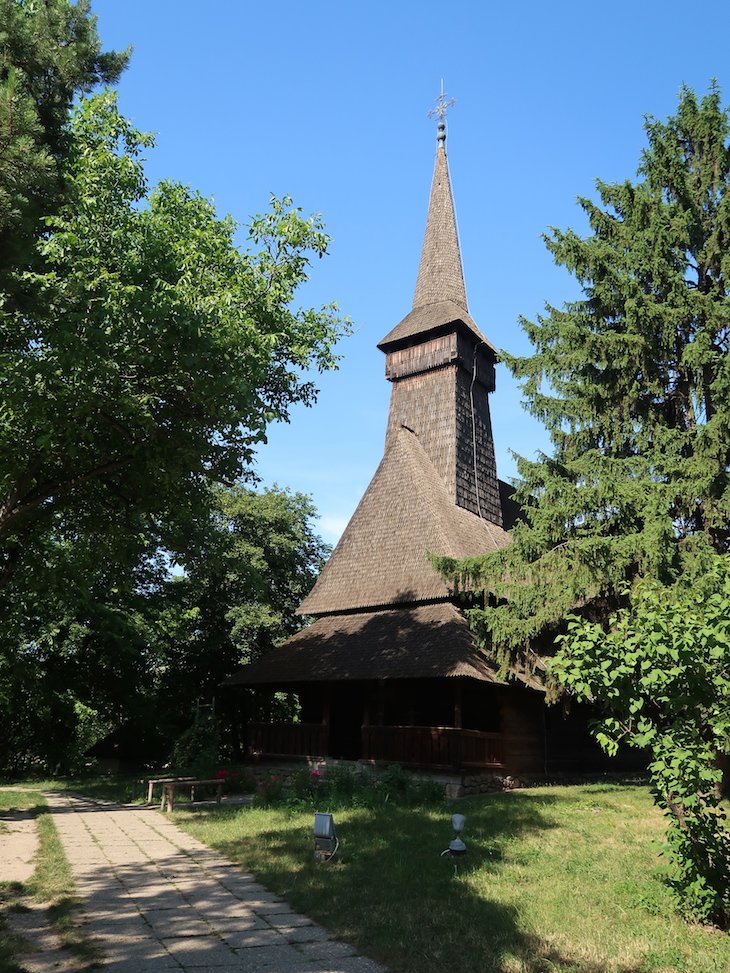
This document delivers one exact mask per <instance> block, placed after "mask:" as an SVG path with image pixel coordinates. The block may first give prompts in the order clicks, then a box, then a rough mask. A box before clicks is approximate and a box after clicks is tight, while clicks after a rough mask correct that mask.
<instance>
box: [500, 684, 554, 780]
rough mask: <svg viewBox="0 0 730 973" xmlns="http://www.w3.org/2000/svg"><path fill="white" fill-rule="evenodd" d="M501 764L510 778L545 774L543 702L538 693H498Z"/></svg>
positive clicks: (516, 688) (519, 689)
mask: <svg viewBox="0 0 730 973" xmlns="http://www.w3.org/2000/svg"><path fill="white" fill-rule="evenodd" d="M500 708H501V711H502V732H503V733H504V736H505V763H506V766H507V770H508V771H509V773H510V774H513V775H515V776H518V777H519V775H520V774H542V773H544V772H545V731H544V712H545V701H544V697H543V696H542V694H541V693H538V692H536V691H534V690H530V689H523V688H522V687H520V686H505V687H502V689H501V691H500Z"/></svg>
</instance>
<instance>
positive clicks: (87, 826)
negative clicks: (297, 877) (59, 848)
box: [46, 794, 384, 973]
mask: <svg viewBox="0 0 730 973" xmlns="http://www.w3.org/2000/svg"><path fill="white" fill-rule="evenodd" d="M46 798H47V800H48V804H49V808H50V809H51V810H52V811H53V820H54V822H55V825H56V828H57V829H58V833H59V835H60V837H61V841H62V842H63V847H64V849H65V852H66V856H67V857H68V860H69V862H70V863H71V868H72V870H73V874H74V878H75V880H76V885H77V888H78V892H79V895H80V897H81V898H82V900H83V902H84V908H85V911H86V914H87V917H88V928H89V931H90V933H91V934H92V935H93V936H94V938H95V939H97V940H98V942H99V944H100V946H101V947H102V949H103V950H104V952H105V954H106V957H107V959H106V962H105V964H104V969H105V970H109V971H113V973H153V971H155V973H156V971H160V970H185V971H189V973H203V971H207V970H210V971H211V973H233V971H235V973H259V971H260V973H384V970H383V967H382V966H380V965H378V964H377V963H374V962H373V961H372V960H369V959H366V958H365V957H362V956H357V955H355V952H354V950H353V949H352V948H351V947H349V946H347V945H346V944H344V943H340V942H337V941H336V940H333V939H330V938H329V936H328V934H327V932H326V931H325V930H324V929H322V928H321V927H320V926H317V925H315V924H314V923H313V922H312V921H311V920H309V919H307V918H306V917H305V916H301V915H298V914H297V913H295V912H294V911H293V910H292V909H291V908H290V907H289V906H288V905H287V904H286V903H285V902H282V901H281V900H280V899H278V898H277V896H275V895H273V894H272V893H271V892H268V891H267V890H266V889H265V888H264V887H263V886H261V885H259V884H258V883H257V882H255V881H254V879H253V878H252V876H250V875H246V874H244V873H242V872H241V871H240V870H239V868H238V866H236V865H233V864H232V863H231V862H229V861H228V860H227V859H226V858H224V857H223V856H222V855H220V854H219V853H218V852H216V851H213V850H212V849H210V848H208V847H207V846H205V845H203V844H201V843H200V842H199V841H197V840H196V839H195V838H192V837H191V836H190V835H188V834H186V833H185V832H184V831H181V830H180V829H179V828H178V827H176V826H175V825H174V824H172V823H171V822H170V821H169V820H168V819H166V818H165V817H164V816H163V815H161V814H159V813H157V812H156V811H152V810H148V809H138V808H133V807H123V806H120V805H117V804H100V803H97V802H92V801H86V800H83V799H80V798H74V797H70V796H68V795H65V794H47V795H46Z"/></svg>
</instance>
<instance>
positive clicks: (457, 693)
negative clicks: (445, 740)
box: [454, 679, 462, 730]
mask: <svg viewBox="0 0 730 973" xmlns="http://www.w3.org/2000/svg"><path fill="white" fill-rule="evenodd" d="M461 689H462V686H461V680H460V679H455V680H454V726H455V727H456V729H457V730H460V729H461V728H462V727H461Z"/></svg>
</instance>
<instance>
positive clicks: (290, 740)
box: [240, 678, 544, 774]
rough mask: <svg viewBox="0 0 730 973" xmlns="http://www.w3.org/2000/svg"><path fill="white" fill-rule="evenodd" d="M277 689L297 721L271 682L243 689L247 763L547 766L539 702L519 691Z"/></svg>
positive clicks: (335, 685) (368, 684)
mask: <svg viewBox="0 0 730 973" xmlns="http://www.w3.org/2000/svg"><path fill="white" fill-rule="evenodd" d="M276 688H277V689H278V690H279V691H281V690H282V688H285V689H286V690H287V691H288V692H289V693H292V694H294V695H295V696H296V698H297V700H298V702H299V706H300V712H299V719H298V720H297V721H292V720H283V719H277V718H276V717H275V713H274V710H273V708H272V704H273V702H274V699H275V693H274V687H263V686H258V687H256V689H255V690H249V691H247V692H246V694H245V697H244V698H246V699H247V706H246V709H247V712H246V713H245V714H241V716H242V723H241V732H240V737H241V743H242V755H245V757H246V758H247V759H249V760H268V759H288V760H291V759H296V758H299V759H309V760H312V761H316V760H320V759H325V758H328V757H330V758H336V759H344V760H359V761H363V762H366V763H376V762H387V763H398V764H400V765H402V766H404V767H409V768H414V769H415V768H419V769H428V770H432V771H445V772H463V771H494V772H500V773H511V774H519V773H540V772H542V770H543V749H544V747H543V740H542V732H541V726H542V722H541V721H542V698H541V697H540V695H539V694H537V693H535V692H533V691H530V690H523V689H522V688H521V687H512V686H498V685H491V684H486V683H483V682H479V681H477V680H473V679H468V678H450V679H397V680H396V679H391V680H385V679H381V680H371V681H352V682H326V683H315V684H300V685H290V686H287V687H281V686H279V687H276ZM517 697H519V699H518V698H517ZM528 697H530V698H528Z"/></svg>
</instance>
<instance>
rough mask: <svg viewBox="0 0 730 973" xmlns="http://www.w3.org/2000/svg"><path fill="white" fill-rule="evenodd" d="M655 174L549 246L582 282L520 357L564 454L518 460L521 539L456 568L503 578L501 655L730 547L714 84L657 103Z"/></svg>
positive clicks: (726, 314) (494, 629) (722, 223)
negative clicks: (573, 615)
mask: <svg viewBox="0 0 730 973" xmlns="http://www.w3.org/2000/svg"><path fill="white" fill-rule="evenodd" d="M645 129H646V135H647V140H648V144H647V147H646V148H645V150H644V152H643V155H642V160H641V164H640V167H639V176H640V178H639V180H638V181H636V182H632V181H628V180H627V181H625V182H622V183H615V184H607V183H604V182H601V181H599V182H598V183H597V189H598V195H599V197H600V202H598V203H596V202H593V201H591V200H589V199H580V200H579V202H580V205H581V207H582V209H583V211H584V213H585V215H586V217H587V220H588V224H589V227H590V233H589V234H588V235H587V236H581V235H580V234H579V233H577V232H575V231H573V230H566V231H563V230H553V231H552V233H551V234H550V235H549V236H547V237H546V243H547V246H548V248H549V250H550V251H551V253H552V254H553V256H554V258H555V261H556V262H557V263H558V264H559V265H562V266H564V267H566V268H567V270H568V271H569V272H570V273H571V274H572V275H574V276H575V277H576V279H577V280H578V282H579V283H580V285H581V288H582V290H583V297H582V298H581V299H580V300H576V301H574V302H572V303H569V304H566V305H565V306H564V307H562V308H555V307H548V308H547V313H546V314H545V315H544V316H541V317H539V318H538V319H537V321H535V322H531V321H527V320H523V322H522V325H523V328H524V329H525V331H526V333H527V335H528V337H529V338H530V341H531V343H532V345H533V349H534V350H533V352H532V354H530V355H527V356H525V357H516V356H512V355H509V354H508V353H505V354H504V359H505V360H506V361H507V364H508V365H509V366H510V368H511V370H512V371H513V373H514V374H515V375H516V376H517V377H518V378H519V379H522V380H523V390H524V397H525V401H526V407H527V409H528V410H529V411H530V412H531V413H532V414H533V415H534V416H536V417H537V418H538V419H540V420H541V421H542V422H543V423H544V424H545V425H546V427H547V429H548V430H549V433H550V437H551V441H552V445H553V453H552V455H550V456H548V455H542V456H539V457H538V458H537V459H534V460H531V459H527V458H524V457H522V458H519V459H518V467H519V474H520V479H519V481H518V483H517V497H516V498H517V499H518V500H519V501H520V502H521V504H522V505H523V513H524V520H523V521H522V522H521V523H519V524H518V525H517V526H516V527H515V529H514V531H513V544H512V545H511V546H510V547H508V548H506V549H504V550H503V551H501V552H498V553H496V554H493V555H488V556H486V557H484V558H480V559H476V560H472V561H469V562H465V563H462V564H459V565H457V564H456V563H454V562H452V561H448V560H447V561H443V560H442V561H441V562H440V563H441V566H442V568H443V569H444V570H445V571H446V572H447V573H451V574H456V575H458V577H459V579H460V583H461V584H462V586H464V587H467V588H473V587H476V588H481V589H483V590H486V591H488V592H490V593H491V596H492V601H491V603H490V605H489V607H488V609H487V610H485V611H483V612H482V611H475V612H474V615H473V619H474V623H475V625H476V626H477V627H478V629H479V630H480V631H481V633H482V635H483V636H484V637H485V638H486V639H490V640H491V641H492V643H493V644H494V645H495V646H496V647H504V648H506V649H507V651H506V653H505V654H504V655H503V660H504V659H506V658H508V657H509V655H510V653H511V652H513V651H516V650H518V649H519V647H520V646H523V647H524V646H526V645H528V644H530V643H531V642H532V641H533V640H534V639H535V638H536V637H538V636H539V635H540V634H541V633H543V632H545V631H550V630H551V628H553V629H554V628H555V627H556V626H559V625H560V624H561V622H562V620H563V619H564V617H565V615H566V613H567V612H569V611H572V610H573V609H575V608H576V607H578V606H580V605H585V604H586V603H589V602H593V603H596V602H597V601H598V602H600V600H601V599H606V598H608V599H611V598H613V597H614V596H615V595H616V593H617V592H618V590H619V589H620V588H621V586H622V585H623V584H624V583H625V582H626V581H627V580H630V579H632V578H634V577H637V576H647V577H653V578H656V579H658V580H660V581H665V582H670V581H672V580H673V579H675V578H677V577H678V576H680V575H682V574H683V573H684V572H685V571H687V570H688V569H689V565H690V563H691V562H692V561H693V560H694V562H695V564H696V565H697V566H698V570H701V565H702V564H703V563H706V559H707V556H708V555H709V554H710V553H711V552H713V551H714V552H723V551H725V550H727V547H728V522H729V517H730V488H729V484H728V466H729V464H730V358H729V356H728V337H729V335H730V301H729V300H728V281H729V279H730V248H728V241H729V240H730V192H729V191H728V179H729V177H730V150H729V149H728V133H729V123H728V114H727V112H726V111H725V110H724V109H723V108H722V107H721V102H720V93H719V91H718V90H717V89H716V88H714V87H713V88H712V89H711V90H710V92H709V93H708V94H707V95H706V96H705V97H704V98H702V99H701V100H698V99H697V98H696V96H695V95H694V93H693V92H691V91H689V90H687V89H684V90H683V91H682V93H681V97H680V101H679V107H678V110H677V112H676V114H675V115H673V116H672V117H670V118H669V119H668V120H667V121H666V122H663V121H657V120H656V119H652V118H649V119H647V121H646V124H645Z"/></svg>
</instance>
